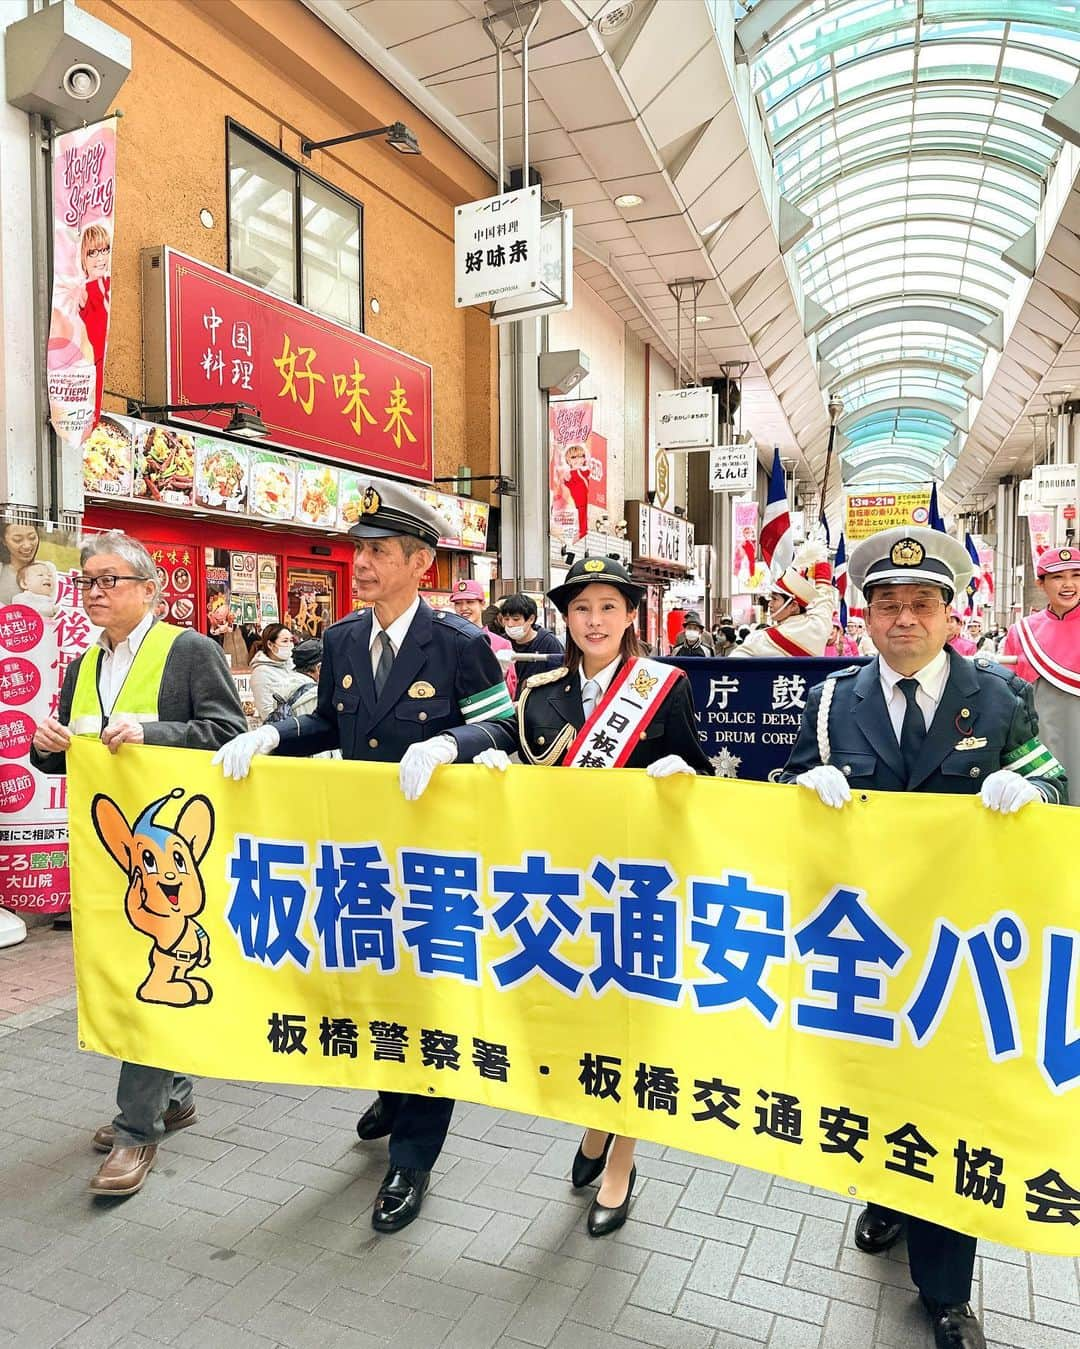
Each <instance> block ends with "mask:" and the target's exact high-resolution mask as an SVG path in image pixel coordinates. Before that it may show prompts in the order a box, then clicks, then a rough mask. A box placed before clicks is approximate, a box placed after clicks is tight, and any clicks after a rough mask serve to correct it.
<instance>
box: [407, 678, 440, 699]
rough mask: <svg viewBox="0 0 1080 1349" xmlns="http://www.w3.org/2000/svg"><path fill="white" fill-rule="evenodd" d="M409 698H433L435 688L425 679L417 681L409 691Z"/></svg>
mask: <svg viewBox="0 0 1080 1349" xmlns="http://www.w3.org/2000/svg"><path fill="white" fill-rule="evenodd" d="M409 697H410V698H434V697H435V687H434V685H432V684H429V683H428V682H427V680H426V679H418V680H417V681H416V683H415V684H413V685H412V686H411V687H410V689H409Z"/></svg>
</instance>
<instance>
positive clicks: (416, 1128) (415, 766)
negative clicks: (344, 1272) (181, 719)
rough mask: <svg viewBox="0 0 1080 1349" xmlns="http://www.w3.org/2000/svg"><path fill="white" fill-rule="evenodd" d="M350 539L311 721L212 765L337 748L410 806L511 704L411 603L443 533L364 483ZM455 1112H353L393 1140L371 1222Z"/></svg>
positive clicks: (399, 1216)
mask: <svg viewBox="0 0 1080 1349" xmlns="http://www.w3.org/2000/svg"><path fill="white" fill-rule="evenodd" d="M349 533H350V534H351V535H352V537H353V541H354V543H355V546H356V551H355V555H354V559H353V584H354V588H355V590H356V592H357V593H358V594H359V596H360V598H361V599H362V600H365V601H367V602H368V603H369V604H370V605H371V608H369V609H365V610H363V611H362V612H360V613H353V614H349V615H348V616H347V617H345V618H343V619H342V620H341V621H340V622H338V623H335V624H333V625H332V626H331V627H329V628H328V629H327V630H326V632H325V633H324V634H323V659H322V668H321V670H320V674H319V694H318V703H317V705H316V708H315V711H314V713H312V714H311V715H309V716H300V717H290V718H288V719H287V720H286V721H283V722H278V723H275V724H272V725H267V726H260V727H259V728H258V730H255V731H248V732H246V733H245V734H244V735H241V736H238V737H237V738H236V739H235V740H232V741H230V742H229V744H227V745H226V746H225V747H224V748H223V749H222V750H221V751H219V753H218V754H217V756H216V757H215V760H214V762H215V763H221V764H222V766H223V769H224V772H225V774H226V775H227V776H228V777H232V778H234V779H237V780H238V779H240V778H243V777H245V776H246V775H247V772H248V769H249V768H250V765H251V761H252V759H253V758H254V756H255V755H257V754H270V753H276V754H286V755H293V756H300V755H311V754H318V753H320V752H321V751H324V750H331V749H339V748H340V750H341V753H342V757H343V758H345V759H360V760H364V761H367V762H375V763H394V762H399V763H400V765H401V767H400V770H399V777H400V782H401V788H402V791H403V792H404V794H405V796H406V797H408V798H409V799H410V800H415V799H416V798H417V797H418V796H419V795H420V793H421V792H422V791H423V790H424V788H425V787H426V786H427V783H428V781H429V780H430V778H431V775H432V773H433V772H434V771H435V769H436V767H438V765H439V764H445V763H453V762H454V761H455V760H461V761H470V760H472V759H473V758H474V757H475V755H476V754H477V753H479V752H480V751H481V750H483V749H492V748H510V747H512V745H513V743H514V736H513V733H512V731H511V730H510V729H509V725H508V722H507V720H506V719H508V718H512V717H513V710H514V709H513V704H512V703H511V701H510V696H509V693H508V692H507V688H506V682H505V680H504V679H503V675H502V670H501V668H500V666H499V662H498V660H497V659H496V658H495V655H494V653H493V652H492V650H491V647H490V646H489V645H488V642H487V638H486V637H485V636H484V634H483V633H482V632H480V631H478V630H477V628H476V627H475V626H474V625H473V624H472V623H469V622H468V621H466V620H465V619H463V618H459V617H458V616H457V615H456V614H443V613H438V614H437V613H435V611H433V610H432V609H431V608H430V607H429V606H428V605H427V604H425V603H424V601H423V600H422V599H421V598H420V597H419V594H418V587H419V584H420V580H421V577H422V576H423V575H424V573H425V572H426V571H427V569H428V567H429V566H430V565H431V563H432V561H433V560H434V556H435V547H436V544H437V543H438V541H439V538H440V537H442V536H445V535H446V533H447V525H446V523H445V522H444V521H443V520H442V519H441V517H440V516H439V515H438V513H437V512H436V511H434V510H432V509H431V508H430V507H428V506H426V505H425V504H423V503H422V502H420V501H419V500H418V499H417V498H416V497H414V496H413V495H412V493H410V492H409V491H408V490H407V489H406V488H404V487H402V486H400V485H398V484H396V483H384V482H380V483H378V484H375V483H373V484H371V485H370V486H369V487H368V488H367V489H366V491H365V493H364V496H363V505H362V513H361V515H360V519H359V520H358V521H357V523H356V524H355V525H354V526H353V527H352V529H351V530H350V531H349ZM453 1106H454V1103H453V1101H451V1100H441V1099H436V1098H432V1097H420V1096H408V1095H403V1094H401V1093H398V1092H380V1094H379V1096H378V1098H377V1099H376V1101H375V1102H374V1104H373V1105H372V1106H370V1107H369V1109H368V1110H366V1111H365V1112H364V1114H363V1115H362V1116H361V1117H360V1120H359V1122H358V1124H357V1126H356V1131H357V1133H358V1134H359V1136H360V1137H361V1139H363V1140H365V1141H367V1140H370V1139H375V1138H383V1137H386V1136H387V1135H389V1138H390V1167H389V1170H388V1171H387V1173H386V1176H385V1178H384V1180H383V1183H382V1186H381V1188H380V1189H379V1192H378V1195H377V1196H376V1199H375V1208H374V1211H373V1213H372V1220H371V1222H372V1227H374V1229H375V1231H376V1232H396V1231H399V1230H400V1229H401V1228H403V1227H405V1226H406V1225H407V1224H408V1223H410V1222H412V1220H413V1219H414V1218H415V1217H416V1215H417V1214H418V1213H419V1212H420V1205H421V1203H422V1202H423V1197H424V1193H425V1191H426V1189H427V1186H428V1181H429V1178H430V1173H431V1168H432V1165H433V1164H434V1162H435V1159H436V1157H438V1155H439V1152H440V1150H441V1148H442V1145H443V1141H444V1139H445V1138H446V1131H447V1129H448V1128H449V1126H450V1116H451V1113H452V1111H453Z"/></svg>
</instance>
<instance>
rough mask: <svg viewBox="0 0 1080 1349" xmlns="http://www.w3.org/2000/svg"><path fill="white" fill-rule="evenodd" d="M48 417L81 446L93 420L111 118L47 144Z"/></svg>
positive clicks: (109, 233) (105, 284)
mask: <svg viewBox="0 0 1080 1349" xmlns="http://www.w3.org/2000/svg"><path fill="white" fill-rule="evenodd" d="M52 197H53V292H52V317H51V320H50V324H49V350H48V362H47V364H48V386H49V415H50V419H51V421H52V424H53V427H54V429H55V431H56V434H57V435H58V436H59V438H60V440H61V442H62V443H63V444H64V445H75V446H77V445H81V444H82V442H83V441H84V440H85V439H86V437H87V436H88V435H89V434H90V432H91V431H92V430H93V428H94V425H95V423H96V422H97V419H98V417H99V416H100V415H101V394H102V390H103V387H104V377H105V349H106V346H107V344H108V340H109V310H110V305H111V295H110V290H111V286H112V246H113V234H114V229H115V223H116V118H115V117H110V118H108V119H107V120H106V121H104V122H98V123H96V124H95V125H94V126H90V127H85V128H83V129H82V130H79V131H68V132H65V133H64V134H63V135H60V136H57V137H56V139H55V140H54V141H53V184H52Z"/></svg>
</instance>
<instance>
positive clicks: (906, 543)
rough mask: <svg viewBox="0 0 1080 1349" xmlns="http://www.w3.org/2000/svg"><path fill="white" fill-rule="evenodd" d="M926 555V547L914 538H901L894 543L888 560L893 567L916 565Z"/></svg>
mask: <svg viewBox="0 0 1080 1349" xmlns="http://www.w3.org/2000/svg"><path fill="white" fill-rule="evenodd" d="M925 556H926V549H925V548H924V547H923V546H922V544H921V543H919V542H918V541H917V540H916V539H901V540H900V541H899V542H898V543H894V544H893V546H892V551H891V552H890V553H889V561H890V562H891V563H892V564H893V566H894V567H917V566H918V565H919V563H920V562H922V560H923V558H924V557H925Z"/></svg>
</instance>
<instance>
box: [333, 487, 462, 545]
mask: <svg viewBox="0 0 1080 1349" xmlns="http://www.w3.org/2000/svg"><path fill="white" fill-rule="evenodd" d="M449 532H450V526H449V524H448V523H447V522H446V521H445V520H444V519H443V517H442V516H441V515H440V514H439V512H438V511H436V510H433V509H432V508H431V507H430V506H429V505H427V504H426V503H425V502H423V501H421V500H420V498H419V497H417V496H416V495H414V493H412V492H411V491H410V490H409V489H408V488H407V487H403V486H402V484H401V483H398V482H371V483H368V485H367V486H366V487H365V488H364V492H363V495H362V496H361V498H360V517H359V519H358V520H357V522H356V524H355V525H353V526H352V528H351V529H350V530H349V534H350V535H351V537H352V538H354V539H388V538H391V537H392V536H393V535H395V534H411V535H412V536H413V538H416V539H419V540H420V541H421V542H422V543H426V544H427V545H428V547H429V548H434V547H436V546H437V544H438V542H439V540H440V539H443V538H446V537H447V535H448V534H449Z"/></svg>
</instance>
